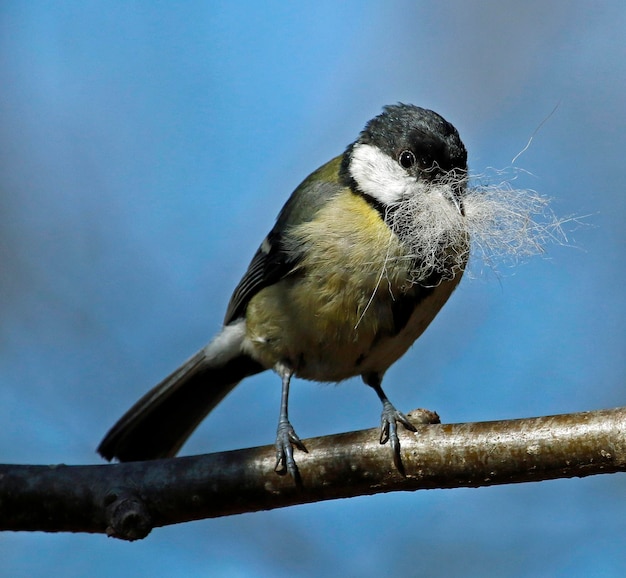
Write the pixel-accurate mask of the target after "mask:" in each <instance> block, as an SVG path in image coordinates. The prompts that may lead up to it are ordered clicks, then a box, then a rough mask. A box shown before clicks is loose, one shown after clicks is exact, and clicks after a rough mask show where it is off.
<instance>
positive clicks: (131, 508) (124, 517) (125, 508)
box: [104, 488, 153, 542]
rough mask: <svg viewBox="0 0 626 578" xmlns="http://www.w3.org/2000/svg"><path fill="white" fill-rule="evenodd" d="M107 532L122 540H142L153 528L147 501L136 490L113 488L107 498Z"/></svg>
mask: <svg viewBox="0 0 626 578" xmlns="http://www.w3.org/2000/svg"><path fill="white" fill-rule="evenodd" d="M104 504H105V507H106V520H107V528H106V534H107V536H109V537H111V538H119V539H120V540H128V541H129V542H132V541H133V540H141V539H142V538H145V537H146V536H147V535H148V534H149V533H150V531H151V530H152V528H153V524H152V516H150V513H149V512H148V508H147V506H146V503H145V502H144V501H143V500H142V499H141V497H140V496H139V495H137V493H136V492H134V491H133V490H130V489H126V488H117V489H115V490H111V491H110V492H109V493H108V494H107V496H106V498H105V500H104Z"/></svg>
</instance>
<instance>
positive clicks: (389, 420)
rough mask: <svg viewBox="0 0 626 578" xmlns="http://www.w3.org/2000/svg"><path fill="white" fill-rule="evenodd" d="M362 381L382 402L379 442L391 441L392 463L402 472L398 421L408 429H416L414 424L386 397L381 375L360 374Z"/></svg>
mask: <svg viewBox="0 0 626 578" xmlns="http://www.w3.org/2000/svg"><path fill="white" fill-rule="evenodd" d="M362 379H363V381H364V382H365V383H366V384H367V385H369V386H370V387H371V388H372V389H373V390H374V391H375V392H376V395H377V396H378V398H379V399H380V401H381V402H382V404H383V411H382V414H381V416H380V443H381V444H386V443H387V442H388V441H390V442H391V449H392V451H393V463H394V464H395V466H396V468H398V471H399V472H400V473H401V474H404V467H403V465H402V459H401V456H400V440H399V439H398V426H397V424H398V422H400V423H401V424H402V425H403V426H404V427H405V428H406V429H408V430H409V431H413V432H415V431H417V429H416V428H415V426H414V425H413V424H412V423H411V422H410V421H409V418H408V417H406V415H404V414H403V413H402V412H400V411H398V410H397V409H396V408H395V407H394V406H393V404H392V403H391V402H390V401H389V399H388V398H387V395H386V394H385V392H384V391H383V388H382V387H381V381H382V379H381V376H380V375H379V374H378V373H368V374H365V375H363V376H362Z"/></svg>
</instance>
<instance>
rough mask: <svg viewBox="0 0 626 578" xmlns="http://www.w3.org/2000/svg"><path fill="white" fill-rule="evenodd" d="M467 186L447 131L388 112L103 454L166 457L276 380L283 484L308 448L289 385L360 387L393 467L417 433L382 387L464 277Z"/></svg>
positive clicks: (280, 228) (428, 115)
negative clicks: (371, 398)
mask: <svg viewBox="0 0 626 578" xmlns="http://www.w3.org/2000/svg"><path fill="white" fill-rule="evenodd" d="M466 175H467V152H466V150H465V147H464V145H463V143H462V142H461V139H460V137H459V134H458V132H457V130H456V129H455V128H454V127H453V126H452V125H451V124H450V123H448V122H447V121H446V120H444V119H443V118H442V117H441V116H439V115H438V114H437V113H435V112H433V111H431V110H427V109H423V108H419V107H417V106H413V105H408V104H397V105H391V106H386V107H384V109H383V112H382V113H381V114H380V115H379V116H377V117H375V118H374V119H372V120H371V121H369V122H368V123H367V124H366V126H365V128H364V130H363V131H362V132H361V133H360V135H359V137H358V138H357V139H356V141H355V142H353V143H352V144H350V145H349V146H348V147H347V149H346V150H345V152H344V153H343V154H342V155H340V156H338V157H336V158H334V159H333V160H331V161H330V162H328V163H326V164H325V165H323V166H322V167H320V168H319V169H317V170H316V171H315V172H314V173H312V174H311V175H310V176H309V177H307V178H306V179H305V180H304V181H303V182H302V184H301V185H300V186H299V187H298V188H297V189H296V190H295V191H294V192H293V194H292V195H291V197H290V198H289V200H288V201H287V203H286V204H285V206H284V207H283V208H282V210H281V211H280V213H279V215H278V218H277V220H276V224H275V225H274V228H273V229H272V230H271V231H270V233H269V234H268V235H267V237H266V238H265V239H264V240H263V242H262V243H261V246H260V247H259V249H258V251H257V252H256V254H255V255H254V257H253V259H252V262H251V263H250V266H249V267H248V270H247V271H246V273H245V275H244V276H243V279H242V280H241V281H240V283H239V284H238V285H237V287H236V288H235V291H234V293H233V295H232V298H231V300H230V303H229V305H228V309H227V311H226V316H225V319H224V326H223V328H222V330H221V331H220V332H219V333H218V334H217V336H216V337H215V338H214V339H213V340H212V341H211V342H210V343H209V344H208V345H206V346H205V347H204V348H203V349H201V350H200V351H199V352H198V353H197V354H196V355H194V356H193V357H191V358H190V359H189V360H188V361H187V362H185V363H184V364H183V365H182V366H181V367H179V368H178V369H177V370H176V371H175V372H174V373H172V374H171V375H170V376H168V377H166V378H165V379H164V380H163V381H162V382H161V383H160V384H158V385H157V386H156V387H154V389H152V390H151V391H149V392H148V393H147V394H146V395H144V396H143V397H142V398H141V399H140V400H139V401H138V402H137V403H136V404H135V405H134V406H133V407H132V408H131V409H130V410H128V412H127V413H126V414H125V415H124V416H123V417H122V418H121V419H120V420H119V421H118V422H117V423H116V424H115V425H114V426H113V428H112V429H111V430H110V431H109V433H108V434H107V435H106V437H105V438H104V440H103V441H102V442H101V444H100V446H99V447H98V451H99V453H100V454H101V455H102V456H103V457H104V458H106V459H108V460H112V459H113V458H117V459H118V460H120V461H132V460H147V459H155V458H163V457H170V456H173V455H175V454H176V453H177V452H178V450H179V449H180V447H181V446H182V445H183V443H184V442H185V440H186V439H187V438H188V437H189V436H190V435H191V433H192V432H193V430H194V429H195V428H196V427H197V426H198V425H199V423H200V422H201V421H202V420H203V419H204V418H205V417H206V415H207V414H208V413H209V412H210V411H211V410H212V409H213V408H214V407H215V406H216V405H217V404H218V403H219V402H220V401H221V400H222V399H223V398H224V397H225V396H226V395H227V394H228V393H229V392H230V391H231V390H232V389H233V388H234V387H235V386H236V385H237V384H238V382H239V381H241V380H242V379H243V378H245V377H248V376H251V375H254V374H256V373H259V372H261V371H264V370H266V369H273V370H274V371H275V372H276V373H277V374H278V376H279V377H280V379H281V381H282V396H281V403H280V416H279V421H278V429H277V437H276V468H275V469H276V471H277V472H278V473H284V472H285V471H288V472H289V473H290V474H291V475H292V476H294V477H296V476H298V470H297V466H296V463H295V461H294V456H293V447H294V446H295V447H297V448H299V449H300V450H303V451H306V448H305V446H304V444H303V443H302V442H301V441H300V438H299V437H298V436H297V435H296V432H295V431H294V428H293V427H292V425H291V423H290V422H289V418H288V396H289V386H290V382H291V378H292V377H293V376H297V377H301V378H304V379H310V380H315V381H324V382H339V381H342V380H344V379H347V378H349V377H353V376H361V378H362V380H363V381H364V382H365V383H366V384H367V385H369V386H370V387H372V388H373V389H374V391H375V392H376V394H377V395H378V397H379V398H380V401H381V402H382V405H383V410H382V417H381V443H385V442H386V441H388V440H391V446H392V448H393V453H394V460H395V462H396V465H398V467H400V464H401V462H400V460H399V456H400V453H399V452H400V444H399V440H398V434H397V424H398V423H400V424H401V425H402V426H404V428H406V429H408V430H411V431H416V428H415V426H414V425H413V424H412V423H411V422H410V421H409V420H408V418H407V417H406V416H405V415H404V414H402V413H401V412H399V411H397V410H396V408H395V407H394V406H393V405H392V404H391V402H390V401H389V399H388V398H387V396H386V395H385V393H384V391H383V389H382V387H381V381H382V378H383V375H384V373H385V371H386V370H387V368H389V366H391V365H392V364H393V363H394V362H395V361H396V360H397V359H399V358H400V357H401V356H402V355H403V354H404V353H405V352H406V351H407V349H408V348H409V347H410V346H411V344H412V343H413V342H414V341H415V340H416V339H417V338H418V337H419V336H420V335H421V334H422V332H423V331H424V330H425V329H426V327H427V326H428V325H429V323H430V322H431V321H432V320H433V318H434V317H435V315H436V314H437V313H438V311H439V310H440V309H441V307H442V306H443V305H444V304H445V302H446V301H447V300H448V298H449V297H450V295H451V293H452V292H453V291H454V289H455V288H456V286H457V285H458V283H459V281H460V279H461V276H462V274H463V271H464V268H465V265H466V263H467V258H468V254H469V238H468V236H467V235H465V234H463V228H462V226H460V227H459V226H456V225H455V226H448V225H447V223H448V222H450V223H452V222H460V223H462V220H463V215H464V213H463V210H464V209H463V196H464V193H465V191H466ZM455 220H456V221H455ZM455 227H456V228H455ZM457 229H458V230H460V231H461V234H458V231H457ZM450 231H453V233H454V234H450Z"/></svg>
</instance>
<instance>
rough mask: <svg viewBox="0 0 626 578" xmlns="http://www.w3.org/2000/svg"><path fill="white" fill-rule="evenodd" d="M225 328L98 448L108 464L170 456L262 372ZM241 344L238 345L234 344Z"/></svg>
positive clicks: (152, 392)
mask: <svg viewBox="0 0 626 578" xmlns="http://www.w3.org/2000/svg"><path fill="white" fill-rule="evenodd" d="M239 333H240V332H238V331H237V328H235V327H233V326H227V327H225V328H224V330H223V331H222V333H221V334H220V335H218V337H217V338H216V339H215V340H214V341H213V342H211V343H210V344H209V345H208V346H207V347H205V348H203V349H202V350H200V351H199V352H198V353H196V354H195V355H194V356H193V357H191V358H190V359H189V360H187V361H186V362H185V363H184V364H183V365H182V366H181V367H179V368H178V369H177V370H176V371H174V373H172V374H171V375H170V376H168V377H166V378H165V379H164V380H163V381H162V382H161V383H159V384H158V385H157V386H156V387H154V388H153V389H152V390H150V391H149V392H148V393H147V394H146V395H144V396H143V397H142V398H141V399H140V400H139V401H138V402H137V403H136V404H135V405H134V406H133V407H131V408H130V409H129V410H128V411H127V412H126V413H125V414H124V415H123V416H122V417H121V418H120V420H119V421H118V422H117V423H116V424H115V425H114V426H113V427H112V428H111V430H110V431H109V433H107V435H106V436H105V438H104V439H103V440H102V442H101V443H100V445H99V446H98V452H99V453H100V454H101V455H102V456H103V457H104V458H106V459H107V460H112V459H114V458H117V459H118V460H119V461H121V462H128V461H136V460H150V459H157V458H165V457H171V456H173V455H175V454H176V452H178V450H179V449H180V448H181V446H182V445H183V444H184V443H185V441H186V440H187V438H188V437H189V436H190V435H191V433H192V432H193V430H195V429H196V427H198V425H199V424H200V422H201V421H202V420H203V419H204V418H205V417H206V415H207V414H208V413H209V412H210V411H211V410H212V409H213V408H214V407H215V406H216V405H217V404H218V403H219V402H220V401H222V399H224V397H225V396H226V395H227V394H228V393H229V392H230V390H231V389H233V388H234V387H235V386H236V385H237V384H238V383H239V382H240V381H241V380H242V379H243V378H244V377H247V376H249V375H254V374H255V373H259V372H260V371H263V370H264V369H265V368H264V367H263V366H262V365H260V364H259V363H258V362H256V361H255V360H254V359H252V358H251V357H249V356H248V355H246V354H245V353H242V352H241V348H240V341H241V335H239ZM238 339H239V342H238V341H237V340H238Z"/></svg>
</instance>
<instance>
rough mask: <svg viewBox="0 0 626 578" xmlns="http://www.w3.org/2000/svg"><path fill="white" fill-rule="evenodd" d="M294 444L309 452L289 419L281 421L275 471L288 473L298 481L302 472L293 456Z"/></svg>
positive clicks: (277, 437) (282, 473) (277, 439)
mask: <svg viewBox="0 0 626 578" xmlns="http://www.w3.org/2000/svg"><path fill="white" fill-rule="evenodd" d="M294 446H295V447H296V448H298V449H299V450H301V451H303V452H305V453H308V450H307V449H306V446H305V445H304V444H303V443H302V440H300V438H299V437H298V434H296V432H295V430H294V429H293V426H292V425H291V424H290V423H289V421H281V422H280V423H279V424H278V429H277V431H276V465H275V466H274V471H275V472H276V473H277V474H280V475H284V474H286V473H288V474H289V475H290V476H291V477H292V478H293V479H294V480H295V481H296V483H297V482H298V481H299V480H300V473H299V471H298V466H297V465H296V461H295V460H294V458H293V448H294Z"/></svg>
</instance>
